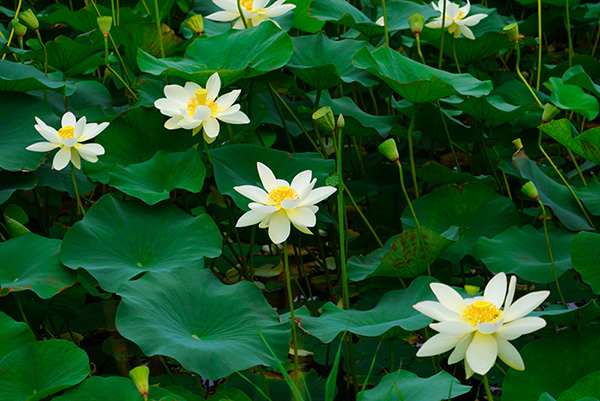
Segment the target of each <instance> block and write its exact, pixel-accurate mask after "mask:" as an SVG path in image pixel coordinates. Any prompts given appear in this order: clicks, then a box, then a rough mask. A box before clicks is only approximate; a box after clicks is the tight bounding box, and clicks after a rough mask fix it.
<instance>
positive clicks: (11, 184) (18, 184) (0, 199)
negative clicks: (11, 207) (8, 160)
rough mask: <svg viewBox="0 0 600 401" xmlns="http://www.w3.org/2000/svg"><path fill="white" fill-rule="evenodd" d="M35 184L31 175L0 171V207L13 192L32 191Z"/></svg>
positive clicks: (33, 175) (34, 179)
mask: <svg viewBox="0 0 600 401" xmlns="http://www.w3.org/2000/svg"><path fill="white" fill-rule="evenodd" d="M36 183H37V178H36V176H35V174H33V173H11V172H8V171H0V205H1V204H3V203H4V202H6V201H7V200H8V199H9V198H10V197H11V196H12V194H13V193H14V192H15V191H18V190H20V189H21V190H26V189H32V188H33V187H35V184H36Z"/></svg>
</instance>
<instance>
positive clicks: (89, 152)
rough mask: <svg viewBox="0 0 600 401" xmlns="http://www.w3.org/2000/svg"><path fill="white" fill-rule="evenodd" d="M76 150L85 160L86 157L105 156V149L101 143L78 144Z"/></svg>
mask: <svg viewBox="0 0 600 401" xmlns="http://www.w3.org/2000/svg"><path fill="white" fill-rule="evenodd" d="M75 149H77V151H78V152H79V153H81V157H83V158H84V159H85V157H86V156H100V155H103V154H104V147H103V146H102V145H100V144H99V143H78V144H76V145H75ZM86 160H87V159H86Z"/></svg>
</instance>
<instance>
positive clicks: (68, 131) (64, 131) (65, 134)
mask: <svg viewBox="0 0 600 401" xmlns="http://www.w3.org/2000/svg"><path fill="white" fill-rule="evenodd" d="M57 134H58V136H59V137H60V139H72V138H75V127H73V126H72V125H67V126H66V127H62V128H61V129H59V130H58V132H57Z"/></svg>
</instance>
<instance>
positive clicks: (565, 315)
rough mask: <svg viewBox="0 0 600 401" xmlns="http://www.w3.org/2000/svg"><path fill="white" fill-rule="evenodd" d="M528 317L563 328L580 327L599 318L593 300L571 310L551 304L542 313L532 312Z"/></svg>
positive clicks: (598, 310) (599, 308) (598, 308)
mask: <svg viewBox="0 0 600 401" xmlns="http://www.w3.org/2000/svg"><path fill="white" fill-rule="evenodd" d="M569 306H571V305H569ZM528 316H539V317H543V318H544V320H546V322H548V323H557V324H559V325H561V326H565V327H576V326H577V327H580V326H582V325H584V324H586V323H589V322H591V321H593V320H596V319H598V318H599V317H600V306H598V304H597V303H596V300H595V299H592V300H591V301H590V302H588V303H586V304H585V305H583V306H580V307H576V308H572V309H567V308H565V307H564V306H563V305H556V304H553V305H551V306H549V307H548V308H546V309H544V310H543V311H533V312H531V313H530V314H529V315H528Z"/></svg>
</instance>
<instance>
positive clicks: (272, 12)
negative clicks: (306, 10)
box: [262, 4, 296, 18]
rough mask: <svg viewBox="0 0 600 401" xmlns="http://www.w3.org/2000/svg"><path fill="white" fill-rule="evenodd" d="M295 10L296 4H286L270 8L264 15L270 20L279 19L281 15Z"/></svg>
mask: <svg viewBox="0 0 600 401" xmlns="http://www.w3.org/2000/svg"><path fill="white" fill-rule="evenodd" d="M294 8H296V6H295V5H294V4H284V5H282V6H279V7H269V8H268V9H267V10H265V11H263V12H262V15H264V16H266V17H269V18H274V17H279V16H280V15H283V14H285V13H287V12H288V11H291V10H293V9H294Z"/></svg>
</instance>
